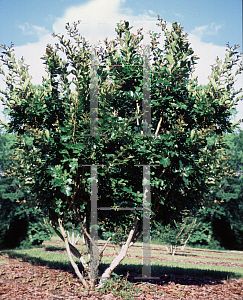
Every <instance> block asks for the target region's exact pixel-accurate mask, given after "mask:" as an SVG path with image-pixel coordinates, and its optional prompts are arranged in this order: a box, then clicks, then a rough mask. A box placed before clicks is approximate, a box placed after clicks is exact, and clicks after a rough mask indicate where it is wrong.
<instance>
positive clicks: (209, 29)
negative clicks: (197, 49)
mask: <svg viewBox="0 0 243 300" xmlns="http://www.w3.org/2000/svg"><path fill="white" fill-rule="evenodd" d="M220 28H222V25H217V24H215V23H211V24H210V25H204V26H200V27H197V26H196V27H195V29H194V30H192V32H191V33H192V34H194V35H196V36H198V37H200V38H202V37H203V36H205V35H217V34H218V31H219V29H220Z"/></svg>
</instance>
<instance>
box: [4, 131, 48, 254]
mask: <svg viewBox="0 0 243 300" xmlns="http://www.w3.org/2000/svg"><path fill="white" fill-rule="evenodd" d="M16 140H17V137H16V134H8V133H2V134H1V136H0V170H1V178H0V248H1V249H3V248H15V247H31V246H36V245H40V244H42V242H43V241H44V240H46V239H48V238H49V230H48V228H47V227H46V226H45V225H44V222H43V216H42V213H41V211H40V210H39V209H37V208H34V209H33V207H28V206H27V205H26V194H25V192H24V190H23V189H22V188H21V187H20V181H19V179H18V178H17V177H15V176H12V175H11V173H9V174H8V176H6V175H7V174H6V173H7V170H9V169H11V168H12V167H13V166H14V164H15V162H14V161H13V155H14V150H13V149H12V147H13V145H14V144H15V143H16ZM21 201H22V203H20V202H21Z"/></svg>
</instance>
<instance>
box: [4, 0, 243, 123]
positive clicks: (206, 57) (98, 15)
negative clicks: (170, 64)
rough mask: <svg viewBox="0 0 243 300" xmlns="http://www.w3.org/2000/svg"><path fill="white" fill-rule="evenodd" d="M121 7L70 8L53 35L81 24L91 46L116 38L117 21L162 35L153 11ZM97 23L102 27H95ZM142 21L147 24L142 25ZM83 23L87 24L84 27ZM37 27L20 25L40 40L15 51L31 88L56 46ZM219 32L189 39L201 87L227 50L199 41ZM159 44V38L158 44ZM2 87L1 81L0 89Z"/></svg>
mask: <svg viewBox="0 0 243 300" xmlns="http://www.w3.org/2000/svg"><path fill="white" fill-rule="evenodd" d="M124 3H125V1H124V0H92V1H89V2H87V3H85V4H81V5H78V6H72V7H69V8H68V9H66V11H65V12H64V14H63V16H62V17H61V18H56V19H55V21H54V24H53V30H54V31H55V32H56V33H60V34H64V35H65V33H66V30H65V24H66V23H67V22H69V23H70V24H72V23H73V22H74V21H78V20H81V21H82V22H81V24H80V25H79V27H78V28H79V32H80V34H81V36H83V37H85V39H86V40H88V41H91V42H92V43H93V42H94V41H98V40H101V41H103V40H104V39H105V37H106V36H107V37H108V39H114V38H115V37H116V32H115V27H116V24H117V23H119V22H120V20H127V21H129V23H130V26H134V28H133V29H132V32H136V29H137V28H141V27H144V26H145V27H146V28H145V29H146V31H147V30H148V29H151V30H153V31H155V32H161V30H160V28H159V27H158V26H156V23H157V22H158V20H157V16H156V15H155V13H154V12H153V11H151V10H148V11H145V12H144V13H142V14H139V15H135V14H134V13H133V11H132V10H131V9H128V8H126V7H124ZM152 15H154V16H152ZM97 21H99V22H103V23H99V24H97ZM142 21H147V22H144V23H142ZM85 22H86V23H87V24H85ZM26 24H28V23H26ZM167 25H168V27H169V28H170V26H171V24H170V23H167ZM37 27H38V26H32V25H25V27H24V25H23V29H22V30H25V33H26V34H27V33H28V34H30V33H31V34H33V33H34V32H35V33H36V34H37V35H38V37H39V41H38V42H37V43H29V44H27V45H24V46H20V47H15V53H16V58H17V59H20V58H21V57H22V56H23V57H24V58H25V62H26V63H27V64H28V65H29V66H30V67H29V71H30V74H31V75H32V77H33V80H32V83H33V84H41V79H42V76H45V70H44V65H43V61H42V60H41V59H40V57H42V56H43V55H44V54H45V48H46V45H47V44H48V43H49V44H50V43H51V44H52V45H54V44H55V42H57V40H56V39H54V38H53V37H52V36H51V34H47V32H46V31H45V28H42V27H38V28H37ZM220 28H221V26H220V25H216V24H215V23H212V24H211V25H205V26H202V27H196V28H195V29H194V30H193V31H192V32H191V33H190V34H189V36H188V39H189V42H190V43H191V46H192V48H193V50H194V52H195V54H196V55H197V56H199V57H200V60H198V61H197V66H196V71H195V75H196V76H198V80H199V83H200V84H207V83H208V76H209V75H210V73H211V67H210V65H212V64H214V63H215V59H216V57H217V56H218V57H219V58H220V59H224V55H225V49H226V47H222V46H217V45H214V44H212V43H205V42H202V41H201V39H202V37H203V36H204V35H207V34H210V35H215V34H217V32H218V30H219V29H220ZM93 30H95V31H96V35H92V31H93ZM162 40H163V39H162V38H161V41H162ZM242 78H243V77H241V79H239V80H238V82H237V84H236V86H237V88H239V87H241V83H242V82H243V80H242ZM1 85H2V84H1V79H0V88H1ZM242 102H243V101H242ZM239 109H240V111H241V114H242V116H243V103H242V105H241V108H239V106H238V110H239ZM0 110H1V108H0ZM0 118H1V116H0Z"/></svg>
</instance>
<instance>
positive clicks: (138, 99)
mask: <svg viewBox="0 0 243 300" xmlns="http://www.w3.org/2000/svg"><path fill="white" fill-rule="evenodd" d="M158 21H159V22H158V26H159V27H160V28H161V31H162V34H164V36H165V42H164V44H163V45H162V47H161V48H160V45H159V37H160V34H156V33H153V32H150V48H151V49H150V50H149V48H148V46H147V45H144V47H142V39H143V34H142V30H138V31H137V34H136V35H135V34H133V33H131V27H129V23H128V22H124V23H120V24H118V26H117V28H116V31H117V38H116V39H115V40H113V41H110V42H108V41H107V39H106V40H105V48H104V49H103V48H102V47H100V48H99V50H97V53H95V54H94V51H95V50H94V49H91V48H90V45H89V44H88V43H87V41H85V39H84V38H82V37H81V36H80V35H79V33H78V30H77V27H78V24H74V25H73V26H69V24H67V26H66V28H67V31H68V34H69V36H70V39H69V40H65V39H64V37H63V36H59V35H55V36H56V38H57V39H58V43H57V45H56V48H53V47H52V46H50V45H48V46H47V47H46V54H45V55H44V57H43V61H44V63H45V64H46V71H47V77H46V78H43V81H42V85H41V86H40V88H38V89H34V88H33V86H32V85H31V78H30V76H29V74H28V68H27V66H26V65H25V64H24V61H23V60H20V61H19V63H18V64H17V62H16V61H15V58H14V52H13V47H9V48H8V47H5V46H3V51H2V58H1V60H2V62H3V64H5V65H6V66H7V67H8V72H7V74H6V77H5V81H6V84H7V88H6V90H5V91H2V93H3V98H2V101H3V103H4V104H5V105H6V107H7V108H8V111H9V116H10V122H9V124H8V125H7V126H6V127H7V128H8V130H9V132H17V133H18V142H19V144H18V147H16V156H15V157H16V159H17V160H18V162H19V164H18V167H17V168H16V169H15V170H13V172H15V173H16V174H18V176H21V178H22V179H23V181H24V184H25V188H26V190H27V192H28V194H29V199H31V198H32V201H33V202H34V203H36V204H38V205H39V207H41V208H43V210H45V212H46V213H47V214H48V217H49V220H50V222H51V225H52V226H53V228H54V230H55V231H56V233H57V234H58V235H59V236H60V238H61V239H62V240H63V241H64V242H65V245H66V248H67V252H68V255H69V258H70V261H71V263H72V265H73V268H74V270H75V272H76V274H77V276H78V277H79V278H80V280H81V281H82V283H83V285H84V287H85V288H87V289H88V288H94V287H95V285H96V284H97V280H98V266H99V263H100V261H101V259H102V255H103V252H104V249H105V247H103V248H102V249H98V247H97V244H96V236H95V229H94V228H93V227H94V226H93V227H92V228H90V227H91V224H92V225H94V222H93V221H94V219H95V218H97V223H98V224H100V225H101V226H102V228H106V229H107V230H109V231H111V230H114V228H116V225H118V226H119V227H120V228H122V229H123V230H124V232H125V231H126V230H127V228H129V231H128V236H127V237H126V240H125V241H123V245H122V247H121V250H120V252H119V253H118V255H117V257H115V258H114V260H113V261H112V262H111V265H110V266H109V267H108V268H107V269H106V270H104V272H103V273H102V274H101V278H102V280H106V279H107V278H108V277H109V276H110V275H111V272H112V271H113V270H114V269H115V268H116V266H117V265H118V264H119V263H120V262H121V260H122V259H123V258H124V257H125V255H126V253H127V250H128V248H129V246H131V245H132V244H133V243H134V242H136V240H137V239H138V238H139V236H140V234H141V233H142V232H143V217H145V219H146V218H147V219H148V218H149V217H150V218H151V220H152V219H153V221H155V222H159V223H161V224H168V223H170V222H172V221H173V220H175V219H176V220H179V219H180V214H181V212H182V211H183V210H185V209H187V210H188V209H189V210H190V209H192V208H194V207H197V206H200V205H201V204H205V203H206V202H207V201H209V200H207V199H210V197H208V198H207V193H208V191H210V192H212V191H213V186H214V184H215V181H216V180H217V178H219V177H220V176H223V175H224V173H225V172H226V170H225V169H223V168H222V167H221V161H222V160H223V159H225V158H226V157H225V156H224V144H223V140H222V132H225V131H229V132H230V131H231V130H232V129H233V128H234V126H235V125H232V124H231V122H230V116H231V109H232V107H233V106H234V105H235V104H236V103H237V102H238V101H239V99H240V98H239V97H238V98H236V96H237V94H238V91H235V90H234V87H233V84H234V82H235V76H236V75H237V74H239V73H240V72H241V70H242V65H241V64H240V63H239V60H240V55H239V54H238V52H237V46H235V47H233V48H231V47H229V46H228V47H227V50H226V51H227V52H226V57H225V61H224V62H221V61H220V60H218V59H217V60H216V64H215V65H214V66H213V67H212V73H211V75H210V79H209V83H208V88H207V89H201V88H199V87H198V81H197V78H193V77H192V73H193V70H194V66H195V63H196V59H197V57H196V56H195V55H194V53H193V50H192V48H191V47H190V44H189V42H188V40H187V39H186V35H185V34H184V32H183V28H182V27H181V26H180V24H177V23H173V24H172V29H171V30H168V29H167V26H166V23H165V22H164V21H163V20H162V19H160V18H159V17H158ZM149 52H150V53H149ZM150 58H153V61H151V62H152V65H151V66H150V63H151V62H150V60H149V59H150ZM235 66H237V70H236V72H235V73H233V68H234V67H235ZM97 87H98V89H97ZM96 101H97V102H98V103H96ZM24 133H25V134H27V135H29V136H30V137H31V138H33V147H32V148H31V149H27V147H26V144H25V139H24V135H23V134H24ZM211 133H216V134H217V137H218V138H217V141H216V142H215V145H213V147H211V148H209V147H208V146H207V137H208V136H209V135H210V134H211ZM148 166H150V167H148ZM96 171H97V179H96ZM144 174H145V175H146V176H147V177H146V178H147V179H148V178H149V176H150V186H151V190H150V192H151V205H150V203H149V202H150V201H149V200H150V199H149V194H148V193H149V192H148V190H149V189H147V190H146V189H145V192H144V190H143V184H144V186H147V187H148V182H146V180H144V181H143V179H144V177H145V176H144ZM91 190H92V193H91ZM96 194H97V197H96ZM92 197H96V199H97V201H95V202H96V203H94V201H93V200H92V201H90V200H91V199H93V198H92ZM147 204H148V205H147ZM92 205H93V206H92ZM96 206H97V207H98V208H99V207H107V208H108V210H98V216H97V214H96V213H95V212H94V210H93V208H94V207H96ZM148 206H149V207H148ZM110 207H113V208H115V209H113V210H109V208H110ZM118 207H120V208H121V207H123V208H124V207H126V208H127V207H128V208H134V207H143V211H142V210H130V211H122V210H119V209H118ZM150 210H151V212H150ZM149 212H150V213H149ZM142 216H143V217H142ZM92 218H93V219H92ZM70 220H72V223H73V224H79V225H80V226H81V230H82V233H83V234H84V236H85V242H86V244H87V248H88V251H89V254H90V255H89V257H90V261H86V260H85V259H84V255H83V253H80V252H79V251H78V250H77V249H76V248H75V247H74V246H73V245H71V244H70V243H69V242H68V238H67V231H66V224H67V223H68V222H69V221H70ZM84 220H85V222H84ZM93 233H94V234H93ZM144 241H145V242H147V241H148V236H147V235H144ZM72 255H74V256H76V257H77V258H78V259H79V260H80V262H81V264H82V266H83V269H79V267H78V265H77V264H76V263H75V261H74V260H73V257H72ZM82 271H83V272H82ZM101 284H102V283H101V282H100V284H99V286H101Z"/></svg>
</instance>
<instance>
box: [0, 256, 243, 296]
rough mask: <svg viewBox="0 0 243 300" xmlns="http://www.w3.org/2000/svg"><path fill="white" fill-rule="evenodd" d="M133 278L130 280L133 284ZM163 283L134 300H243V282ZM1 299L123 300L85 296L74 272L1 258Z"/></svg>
mask: <svg viewBox="0 0 243 300" xmlns="http://www.w3.org/2000/svg"><path fill="white" fill-rule="evenodd" d="M134 276H139V275H138V274H130V275H129V277H128V279H130V280H131V281H133V280H132V279H133V277H134ZM159 277H160V279H159V280H156V281H151V283H148V282H143V283H142V282H136V283H135V285H136V286H137V287H138V288H140V289H141V290H142V292H140V293H139V294H137V295H135V296H134V299H138V300H140V299H172V300H173V299H207V300H212V299H213V300H216V299H224V300H228V299H243V279H231V280H227V281H226V280H219V279H215V278H211V277H202V278H200V277H190V276H183V275H173V274H161V275H159ZM0 299H7V300H10V299H13V300H15V299H16V300H17V299H23V300H38V299H42V300H56V299H63V300H64V299H65V300H66V299H77V300H78V299H83V300H85V299H89V300H98V299H106V300H109V299H121V298H119V297H114V296H113V295H112V293H111V292H110V293H109V294H100V295H96V294H94V292H84V291H83V289H82V285H81V284H80V282H79V280H78V279H77V278H76V276H75V275H74V274H73V271H72V270H66V271H64V270H57V269H51V268H48V267H46V266H41V265H32V264H31V263H29V262H26V261H24V262H23V261H19V260H17V259H14V258H6V256H2V255H0Z"/></svg>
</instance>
